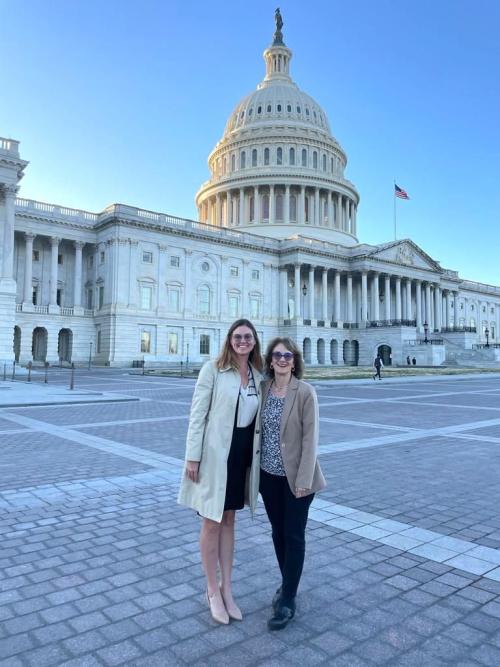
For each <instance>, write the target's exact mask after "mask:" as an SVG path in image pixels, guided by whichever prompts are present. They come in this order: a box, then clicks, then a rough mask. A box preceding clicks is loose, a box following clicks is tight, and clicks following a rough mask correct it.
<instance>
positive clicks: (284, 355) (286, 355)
mask: <svg viewBox="0 0 500 667" xmlns="http://www.w3.org/2000/svg"><path fill="white" fill-rule="evenodd" d="M272 357H273V359H276V361H279V360H280V359H284V360H285V361H291V360H292V359H293V352H273V353H272Z"/></svg>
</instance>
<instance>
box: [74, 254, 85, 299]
mask: <svg viewBox="0 0 500 667" xmlns="http://www.w3.org/2000/svg"><path fill="white" fill-rule="evenodd" d="M84 245H85V243H84V242H83V241H75V242H74V246H75V276H74V280H75V282H74V291H73V307H74V308H78V309H79V308H81V307H82V277H83V276H82V250H83V246H84Z"/></svg>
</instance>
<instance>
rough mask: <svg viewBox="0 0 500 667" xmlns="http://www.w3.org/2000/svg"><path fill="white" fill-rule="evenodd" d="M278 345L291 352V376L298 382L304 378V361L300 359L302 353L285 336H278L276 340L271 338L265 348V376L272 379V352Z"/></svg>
mask: <svg viewBox="0 0 500 667" xmlns="http://www.w3.org/2000/svg"><path fill="white" fill-rule="evenodd" d="M280 343H281V344H282V345H284V346H285V347H286V349H287V350H288V351H289V352H293V367H292V375H295V377H296V378H297V379H298V380H300V379H301V378H302V377H304V360H303V359H302V352H301V351H300V349H299V348H298V347H297V343H296V342H295V341H294V340H292V339H291V338H288V337H286V336H284V337H283V336H278V337H277V338H273V339H272V341H271V342H270V343H269V345H268V346H267V350H266V356H265V359H264V368H265V371H266V373H267V375H268V376H269V377H271V378H274V368H272V367H271V364H272V361H273V350H274V348H275V347H276V345H279V344H280Z"/></svg>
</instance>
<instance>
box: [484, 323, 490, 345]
mask: <svg viewBox="0 0 500 667" xmlns="http://www.w3.org/2000/svg"><path fill="white" fill-rule="evenodd" d="M484 335H485V336H486V347H489V346H490V340H489V338H490V330H489V329H488V327H486V329H485V330H484Z"/></svg>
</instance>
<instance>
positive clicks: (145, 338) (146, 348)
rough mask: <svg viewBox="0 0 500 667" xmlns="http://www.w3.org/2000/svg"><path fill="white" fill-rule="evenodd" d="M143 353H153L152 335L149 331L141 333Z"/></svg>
mask: <svg viewBox="0 0 500 667" xmlns="http://www.w3.org/2000/svg"><path fill="white" fill-rule="evenodd" d="M141 352H144V353H145V354H149V353H150V352H151V333H150V332H149V331H141Z"/></svg>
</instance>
